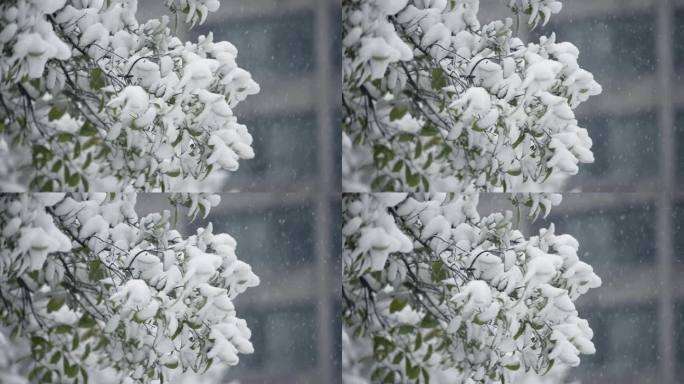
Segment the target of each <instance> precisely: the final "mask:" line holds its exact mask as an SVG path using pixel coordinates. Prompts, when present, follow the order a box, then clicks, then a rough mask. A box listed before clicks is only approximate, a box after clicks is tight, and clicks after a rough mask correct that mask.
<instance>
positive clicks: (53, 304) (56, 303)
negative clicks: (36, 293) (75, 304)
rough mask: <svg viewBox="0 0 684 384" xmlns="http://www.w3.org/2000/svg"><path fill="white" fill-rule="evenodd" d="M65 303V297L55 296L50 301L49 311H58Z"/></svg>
mask: <svg viewBox="0 0 684 384" xmlns="http://www.w3.org/2000/svg"><path fill="white" fill-rule="evenodd" d="M63 305H64V297H61V296H55V297H53V298H51V299H50V301H48V304H47V310H48V313H50V312H55V311H58V310H59V309H60V308H62V306H63Z"/></svg>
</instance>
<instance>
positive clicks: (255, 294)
mask: <svg viewBox="0 0 684 384" xmlns="http://www.w3.org/2000/svg"><path fill="white" fill-rule="evenodd" d="M318 204H319V203H317V202H315V201H310V200H308V199H307V198H306V196H302V195H300V194H271V193H245V194H242V193H240V194H235V193H232V194H231V193H227V194H224V195H222V196H221V204H220V205H219V206H218V207H215V208H213V209H212V211H211V213H210V214H209V216H208V217H207V219H205V220H200V219H198V220H196V221H195V222H189V221H188V220H184V221H183V222H182V223H180V231H181V233H182V234H183V235H184V236H189V235H192V234H194V233H195V231H196V228H197V226H198V225H201V226H206V224H207V223H209V222H211V223H212V224H213V228H214V233H221V232H225V233H229V234H230V235H231V236H233V237H234V238H235V239H236V240H237V244H238V246H237V255H238V258H239V259H240V260H243V261H245V262H247V263H248V264H250V265H251V266H252V270H253V271H254V272H255V273H256V274H257V275H258V276H259V278H260V279H261V284H260V285H259V286H258V287H255V288H250V289H248V290H247V291H246V292H245V293H243V294H242V295H240V296H239V297H238V298H237V300H236V303H235V305H236V308H237V311H238V316H239V317H242V318H244V319H245V320H246V321H247V324H248V326H249V328H250V329H251V330H252V339H251V341H252V344H253V345H254V350H255V353H254V354H252V355H241V356H240V364H239V365H238V366H236V367H234V368H231V369H229V370H227V371H226V373H225V375H224V378H225V380H224V381H223V382H225V383H229V382H232V381H233V380H239V382H240V383H241V384H251V383H274V384H275V383H285V384H288V383H338V382H340V381H341V370H340V363H341V352H340V351H341V345H340V329H341V323H340V316H339V313H340V310H341V309H340V308H341V303H340V297H341V294H340V284H341V282H340V274H341V272H340V266H339V254H340V244H341V239H340V237H339V236H340V231H341V223H340V219H339V214H338V212H340V210H341V207H340V200H339V197H336V198H333V199H330V200H329V201H326V202H324V203H323V204H327V205H328V207H327V210H329V211H332V212H335V214H334V215H331V216H328V217H321V216H320V214H321V213H320V212H321V209H320V207H318V206H317V205H318ZM137 207H138V213H139V214H140V215H143V214H145V213H149V212H157V211H160V210H163V209H170V206H169V205H168V201H167V199H166V197H165V196H164V195H162V194H140V195H138V203H137Z"/></svg>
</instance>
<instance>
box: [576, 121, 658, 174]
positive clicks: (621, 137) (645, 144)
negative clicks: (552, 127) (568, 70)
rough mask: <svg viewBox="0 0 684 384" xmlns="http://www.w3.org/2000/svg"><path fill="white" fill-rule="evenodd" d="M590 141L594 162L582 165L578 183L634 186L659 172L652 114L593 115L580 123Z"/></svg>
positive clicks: (655, 128) (654, 124) (655, 132)
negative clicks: (589, 181) (588, 182)
mask: <svg viewBox="0 0 684 384" xmlns="http://www.w3.org/2000/svg"><path fill="white" fill-rule="evenodd" d="M580 126H583V127H588V129H589V136H590V137H591V139H592V141H593V145H592V151H593V152H594V158H595V160H594V163H592V164H583V165H582V166H581V169H580V173H579V175H578V176H577V181H579V180H581V179H590V180H594V181H596V182H600V183H607V184H608V183H609V184H619V185H624V186H633V185H632V182H634V181H636V180H638V179H641V178H648V177H653V176H655V175H656V174H657V172H658V157H657V153H656V148H657V141H658V136H659V133H658V128H657V125H656V118H655V116H654V115H653V114H650V113H649V114H639V115H632V116H629V115H628V116H613V115H608V116H595V117H592V118H589V119H586V120H584V121H581V122H580Z"/></svg>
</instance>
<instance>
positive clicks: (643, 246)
mask: <svg viewBox="0 0 684 384" xmlns="http://www.w3.org/2000/svg"><path fill="white" fill-rule="evenodd" d="M654 216H655V210H654V209H653V207H652V206H650V205H645V206H644V205H643V204H639V205H636V204H635V205H632V204H629V205H625V206H624V207H621V208H619V209H596V210H592V211H588V212H585V211H577V212H573V213H571V214H565V215H559V216H555V215H554V216H553V217H552V218H550V219H549V220H548V221H549V222H553V223H555V224H556V233H569V234H572V235H573V236H574V237H575V238H576V239H577V241H579V243H580V248H579V256H580V259H582V260H583V261H585V262H587V263H589V264H590V265H592V266H593V267H594V269H595V270H596V271H597V273H598V275H599V276H603V275H604V274H605V275H607V274H610V275H611V276H614V277H618V275H620V274H622V273H623V272H624V270H625V269H624V268H617V269H616V268H615V265H628V264H631V265H644V266H646V265H650V264H653V263H655V246H654V242H655V232H654V228H653V224H652V223H653V222H654Z"/></svg>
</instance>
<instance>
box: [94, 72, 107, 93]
mask: <svg viewBox="0 0 684 384" xmlns="http://www.w3.org/2000/svg"><path fill="white" fill-rule="evenodd" d="M106 85H107V82H106V80H105V75H104V72H102V70H101V69H100V68H93V69H91V70H90V88H92V89H93V90H95V91H99V90H100V89H102V88H104V87H105V86H106Z"/></svg>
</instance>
